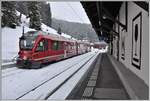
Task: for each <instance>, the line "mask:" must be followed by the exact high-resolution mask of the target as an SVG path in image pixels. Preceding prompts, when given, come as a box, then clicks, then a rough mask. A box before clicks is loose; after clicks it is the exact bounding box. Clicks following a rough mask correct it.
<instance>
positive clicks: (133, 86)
mask: <svg viewBox="0 0 150 101" xmlns="http://www.w3.org/2000/svg"><path fill="white" fill-rule="evenodd" d="M108 56H109V59H110V61H111V63H112V64H113V66H114V67H115V70H116V72H117V74H118V75H119V78H120V79H121V81H122V83H123V85H124V87H125V89H126V91H127V93H128V95H129V96H130V98H131V99H134V100H135V99H137V100H148V99H149V87H148V85H146V84H145V83H144V81H143V80H142V79H140V78H139V77H138V76H137V75H136V74H134V73H133V72H132V71H131V70H129V69H128V68H127V67H126V66H125V65H124V64H122V63H121V62H118V61H117V60H116V59H115V58H114V57H112V56H111V55H109V54H108Z"/></svg>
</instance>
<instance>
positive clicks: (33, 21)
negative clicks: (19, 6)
mask: <svg viewBox="0 0 150 101" xmlns="http://www.w3.org/2000/svg"><path fill="white" fill-rule="evenodd" d="M27 7H28V17H29V18H30V26H29V27H30V28H34V29H36V30H41V15H40V11H39V9H40V6H39V2H36V1H31V2H28V3H27Z"/></svg>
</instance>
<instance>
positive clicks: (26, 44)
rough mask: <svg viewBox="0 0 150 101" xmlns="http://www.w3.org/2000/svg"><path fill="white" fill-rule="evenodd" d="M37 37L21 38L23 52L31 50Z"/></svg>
mask: <svg viewBox="0 0 150 101" xmlns="http://www.w3.org/2000/svg"><path fill="white" fill-rule="evenodd" d="M35 39H36V37H35V36H32V37H31V36H30V37H27V36H26V37H22V38H20V48H21V49H23V50H31V49H32V48H33V46H34V43H35Z"/></svg>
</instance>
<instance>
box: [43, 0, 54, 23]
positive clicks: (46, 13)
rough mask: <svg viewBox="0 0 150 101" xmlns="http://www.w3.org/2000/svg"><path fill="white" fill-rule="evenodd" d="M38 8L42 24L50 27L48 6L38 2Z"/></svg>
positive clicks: (45, 3)
mask: <svg viewBox="0 0 150 101" xmlns="http://www.w3.org/2000/svg"><path fill="white" fill-rule="evenodd" d="M40 7H41V9H40V13H41V19H42V22H43V23H44V24H46V25H47V26H51V22H52V19H51V8H50V4H49V3H47V2H45V1H43V2H40Z"/></svg>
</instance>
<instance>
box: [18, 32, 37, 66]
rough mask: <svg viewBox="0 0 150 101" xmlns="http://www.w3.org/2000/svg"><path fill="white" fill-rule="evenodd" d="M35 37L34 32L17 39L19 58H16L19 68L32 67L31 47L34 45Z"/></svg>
mask: <svg viewBox="0 0 150 101" xmlns="http://www.w3.org/2000/svg"><path fill="white" fill-rule="evenodd" d="M36 38H37V35H36V32H35V31H31V32H27V33H25V34H23V35H22V36H21V37H20V39H19V49H20V50H19V52H18V55H19V57H18V58H17V65H19V67H26V68H30V67H31V65H32V54H33V47H34V45H35V41H36Z"/></svg>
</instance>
